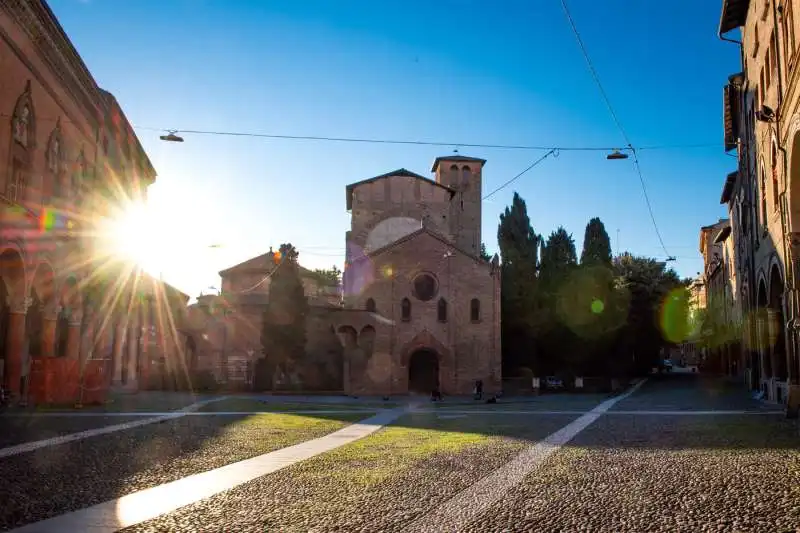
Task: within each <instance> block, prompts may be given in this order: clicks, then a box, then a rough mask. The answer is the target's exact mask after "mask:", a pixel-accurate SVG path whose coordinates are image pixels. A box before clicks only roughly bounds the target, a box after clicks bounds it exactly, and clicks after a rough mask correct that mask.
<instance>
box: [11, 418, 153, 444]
mask: <svg viewBox="0 0 800 533" xmlns="http://www.w3.org/2000/svg"><path fill="white" fill-rule="evenodd" d="M140 419H141V417H139V416H134V417H125V416H58V417H56V416H24V415H14V416H8V415H0V448H5V447H8V446H13V445H15V444H22V443H23V442H31V441H36V440H43V439H49V438H52V437H60V436H62V435H69V434H70V433H78V432H79V431H86V430H88V429H96V428H101V427H104V426H110V425H112V424H122V423H124V422H132V421H134V420H140Z"/></svg>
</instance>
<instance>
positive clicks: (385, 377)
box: [334, 155, 501, 394]
mask: <svg viewBox="0 0 800 533" xmlns="http://www.w3.org/2000/svg"><path fill="white" fill-rule="evenodd" d="M485 162H486V161H485V160H483V159H477V158H473V157H464V156H459V155H453V156H450V157H439V158H437V159H436V160H435V161H434V163H433V167H432V168H431V171H432V172H434V174H435V179H434V180H430V179H428V178H425V177H424V176H421V175H419V174H415V173H414V172H410V171H408V170H405V169H400V170H396V171H394V172H389V173H387V174H383V175H381V176H377V177H374V178H370V179H367V180H363V181H360V182H357V183H353V184H351V185H348V186H347V209H348V210H349V211H350V212H351V228H350V231H348V232H347V237H346V239H347V259H346V263H345V271H344V276H343V279H344V307H345V310H346V311H351V312H349V313H346V312H345V313H338V316H335V319H334V321H335V322H336V324H337V331H338V332H339V334H340V335H341V336H342V339H343V342H344V343H345V370H344V373H345V383H346V386H347V388H348V391H349V392H351V393H354V394H398V393H399V394H405V393H408V392H417V393H429V392H430V391H431V389H433V388H439V389H440V390H441V391H442V392H443V393H444V394H469V393H470V392H471V391H472V388H473V386H474V383H475V381H476V380H482V381H483V383H484V390H485V391H486V392H487V393H492V392H496V391H499V390H500V386H501V364H500V363H501V352H500V269H499V264H498V260H497V257H495V258H494V259H493V260H492V261H485V260H484V259H482V258H481V256H480V246H481V198H482V194H481V189H482V172H483V166H484V164H485ZM357 310H361V312H360V313H355V312H353V311H357Z"/></svg>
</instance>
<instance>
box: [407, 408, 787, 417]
mask: <svg viewBox="0 0 800 533" xmlns="http://www.w3.org/2000/svg"><path fill="white" fill-rule="evenodd" d="M590 412H591V411H544V410H541V411H537V410H535V409H528V410H511V409H497V410H494V411H492V410H488V409H481V410H477V409H476V410H472V409H470V410H466V409H465V410H449V409H448V410H447V414H460V415H556V416H557V415H584V414H587V413H590ZM410 413H411V414H417V413H425V414H430V413H441V411H439V410H436V409H415V410H414V411H410ZM443 414H444V413H443ZM604 414H606V415H648V416H679V415H685V416H716V415H783V414H785V413H784V412H783V411H777V410H773V411H755V410H734V411H731V410H725V411H607V412H606V413H604ZM440 418H441V417H440Z"/></svg>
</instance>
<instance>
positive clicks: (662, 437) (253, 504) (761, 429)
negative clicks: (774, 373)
mask: <svg viewBox="0 0 800 533" xmlns="http://www.w3.org/2000/svg"><path fill="white" fill-rule="evenodd" d="M603 399H604V397H602V396H599V395H598V397H597V398H590V397H584V396H576V397H570V396H567V395H563V396H560V397H557V396H552V397H549V398H545V399H541V398H536V399H533V401H532V402H530V404H529V405H530V406H535V407H532V408H530V409H527V410H528V411H530V412H521V413H509V412H506V413H505V414H497V415H494V414H491V413H488V414H487V413H485V412H484V411H491V410H492V409H496V410H504V409H510V405H511V404H509V405H506V404H504V403H502V401H501V403H500V404H497V405H496V406H495V405H485V404H483V405H481V406H480V408H481V411H480V412H474V413H471V412H469V410H468V409H461V410H460V411H457V410H453V412H452V413H449V412H448V409H438V408H437V409H435V410H434V411H433V412H411V413H409V414H408V415H406V416H404V417H403V418H401V419H399V420H398V421H397V422H395V423H394V424H393V425H391V426H388V427H386V428H383V429H382V430H379V431H378V432H376V433H375V434H373V435H372V436H369V437H366V438H364V439H362V440H360V441H357V442H354V443H352V444H348V445H345V446H343V447H341V448H339V449H337V450H334V451H332V452H329V453H326V454H322V455H320V456H317V457H314V458H312V459H309V460H306V461H304V462H301V463H298V464H295V465H293V466H290V467H287V468H285V469H283V470H279V471H277V472H275V473H272V474H269V475H266V476H264V477H262V478H258V479H256V480H254V481H251V482H248V483H245V484H243V485H240V486H238V487H236V488H234V489H231V490H229V491H226V492H223V493H221V494H218V495H216V496H213V497H211V498H207V499H204V500H201V501H198V502H197V503H194V504H191V505H189V506H187V507H184V508H181V509H179V510H177V511H175V512H172V513H168V514H165V515H163V516H161V517H158V518H156V519H153V520H150V521H147V522H143V523H141V524H138V525H135V526H132V527H129V528H126V529H125V530H124V531H125V532H126V533H144V532H156V531H200V532H221V531H226V532H227V531H242V532H259V533H260V532H263V531H281V532H294V531H297V532H300V531H303V532H306V531H314V532H317V533H322V532H333V531H340V532H344V531H346V532H350V531H354V532H360V531H364V532H366V531H370V532H371V531H390V532H391V531H405V530H407V529H408V528H409V526H410V525H411V524H412V523H414V524H420V523H421V524H423V525H424V524H425V520H426V518H427V517H437V518H438V519H441V518H442V510H443V509H445V510H446V509H448V506H447V505H446V503H447V502H448V501H450V500H451V499H453V498H456V499H455V500H453V501H458V496H459V495H463V493H464V491H465V490H467V489H468V488H469V487H471V486H473V485H474V484H476V483H478V482H479V481H481V480H483V479H486V478H487V476H489V474H492V473H493V472H496V471H498V469H500V468H501V467H503V466H504V465H508V464H510V462H511V461H512V460H514V459H515V458H517V457H520V456H521V452H524V451H525V450H529V449H531V447H532V446H533V445H534V444H535V443H537V442H541V441H542V440H543V439H545V437H548V436H549V435H552V434H553V433H554V432H558V431H559V430H561V429H562V428H564V427H565V426H567V425H568V424H570V422H572V421H573V420H576V418H577V417H578V416H579V415H578V414H574V415H566V414H554V413H555V412H557V411H581V410H589V409H591V408H592V407H594V406H595V405H597V403H599V402H601V401H603ZM592 400H595V401H596V403H592ZM423 407H428V406H427V405H425V406H423ZM517 407H519V406H516V407H515V408H517ZM583 408H585V409H583ZM714 410H728V411H747V413H744V414H742V413H731V412H728V413H724V414H707V413H706V412H707V411H714ZM521 411H525V409H523V410H521ZM547 411H551V412H547ZM644 411H647V412H646V413H645V412H644ZM658 411H662V414H658ZM692 411H698V412H701V411H702V412H704V413H703V414H691V412H692ZM771 411H775V409H774V408H770V407H765V406H764V405H763V404H760V403H758V402H755V401H753V400H751V399H750V398H749V397H748V396H747V394H746V393H745V392H744V391H743V390H742V389H741V388H736V387H734V386H731V385H726V384H724V383H722V382H720V381H718V380H712V379H708V378H704V377H701V376H697V375H689V376H667V377H665V378H663V379H653V380H651V381H648V382H647V383H646V384H645V385H644V386H643V387H642V388H640V389H639V390H638V391H637V392H636V393H634V394H633V395H632V396H630V397H628V398H627V399H623V400H621V401H619V402H618V403H617V404H616V405H614V406H613V407H612V410H611V411H609V412H608V413H606V414H602V415H598V416H600V418H599V419H597V420H596V421H594V422H593V423H591V425H589V426H588V427H586V428H585V429H583V430H582V431H580V432H579V433H577V435H576V436H575V437H574V438H573V439H572V440H571V441H569V442H567V444H566V445H564V446H563V447H561V448H558V449H557V450H556V451H555V452H554V453H552V454H551V455H548V456H546V458H543V460H542V461H541V462H539V463H536V464H532V463H531V464H529V465H527V466H525V470H524V472H523V473H522V474H523V475H521V476H513V478H514V480H515V481H513V482H508V483H507V484H506V485H505V486H501V485H502V483H501V484H500V485H498V486H497V488H496V491H495V492H494V493H493V494H492V495H491V498H487V501H485V502H481V501H477V500H476V501H472V502H470V505H473V506H475V508H476V509H482V511H476V512H475V513H471V514H470V513H466V515H465V516H466V517H467V518H463V519H461V520H462V521H461V522H459V519H458V518H457V517H456V518H455V519H454V520H453V521H452V523H453V528H452V530H453V531H475V532H479V533H480V532H501V531H503V532H505V531H531V530H534V531H615V532H648V531H670V532H671V531H686V532H697V531H715V532H716V531H730V532H751V531H752V532H761V531H778V532H783V531H795V530H796V529H797V530H798V531H800V434H799V433H798V428H797V424H796V423H794V422H790V421H786V420H785V419H784V418H783V417H782V415H781V414H780V413H779V412H771ZM667 412H671V413H667ZM615 413H616V414H615ZM637 413H638V414H637ZM672 413H675V414H672ZM272 416H282V415H259V418H260V417H272ZM323 416H324V415H323ZM334 416H335V417H336V419H337V420H340V422H338V423H340V424H341V423H347V421H348V420H349V421H352V420H356V419H359V417H362V416H363V413H353V414H352V417H351V415H349V414H347V415H334ZM348 417H350V418H348ZM254 418H255V417H254ZM232 420H238V418H237V417H231V416H224V417H222V416H205V417H186V418H185V419H180V420H178V421H170V422H168V423H165V424H159V425H156V426H154V427H149V428H141V435H140V436H138V437H137V436H135V434H136V432H137V431H139V430H131V431H127V432H121V433H120V434H119V435H118V436H117V437H113V436H112V437H109V439H107V440H103V441H99V440H97V441H95V440H92V439H88V440H87V441H85V442H84V443H82V444H80V445H78V443H75V447H73V448H70V449H69V450H64V451H62V452H60V453H58V454H51V455H50V457H49V458H48V459H47V460H49V461H50V462H56V461H58V460H60V459H61V458H63V457H83V459H81V461H83V462H82V463H81V464H80V465H75V466H74V467H72V468H69V467H65V466H59V467H54V466H48V467H47V468H48V469H49V470H47V471H48V472H50V475H53V476H55V474H54V472H58V476H60V477H51V478H50V479H60V478H61V477H63V478H69V477H70V476H72V477H76V478H77V479H76V480H74V481H71V482H68V483H67V485H66V486H65V485H63V484H62V485H59V486H57V488H56V487H54V488H52V489H47V490H45V491H43V492H39V493H37V492H36V487H38V486H39V484H40V483H37V482H33V481H30V480H26V479H25V478H26V477H27V476H29V471H30V468H31V464H32V463H33V464H35V461H33V459H32V458H29V459H28V460H27V462H25V461H21V458H18V459H17V461H18V462H17V463H16V464H15V465H13V466H9V465H8V463H9V461H0V478H2V479H4V480H8V479H11V484H10V485H11V486H15V485H16V486H21V487H22V488H23V490H22V492H24V493H26V494H27V496H26V499H20V498H19V497H15V496H14V493H13V492H12V491H13V490H14V489H5V488H4V487H6V486H8V483H4V484H0V501H6V500H5V499H7V498H8V497H9V496H10V497H11V498H12V500H11V501H12V510H11V511H9V512H7V513H5V514H3V513H4V512H5V511H0V529H2V527H3V526H8V525H9V524H10V523H24V522H28V521H32V520H33V519H35V518H41V517H43V516H49V515H53V514H56V513H59V512H65V511H67V510H70V509H76V508H78V507H81V506H86V505H89V504H91V503H96V502H99V501H103V500H108V499H110V498H112V497H115V496H117V495H119V494H120V493H129V492H132V491H134V490H138V489H140V488H143V487H145V486H152V485H154V484H156V483H163V482H166V481H169V480H172V479H177V478H179V477H181V476H183V475H186V474H187V473H190V472H193V471H199V470H201V469H207V468H213V467H215V466H219V465H222V464H227V463H231V462H233V461H236V460H238V459H239V458H243V457H244V456H251V455H254V454H255V453H263V452H262V451H256V449H255V448H257V447H258V445H254V444H252V442H253V440H256V441H259V440H263V439H261V438H260V436H259V435H258V433H253V432H252V431H251V432H249V433H247V432H245V433H241V434H240V436H239V437H238V438H232V437H230V436H229V437H225V438H222V439H219V438H217V437H216V435H217V434H218V433H219V432H220V431H222V429H220V426H223V427H224V426H225V425H226V424H230V423H231V421H232ZM168 425H174V426H176V427H177V428H178V429H166V428H167V426H168ZM162 428H164V429H162ZM319 430H320V433H325V432H328V431H330V429H325V430H323V428H319ZM159 431H160V433H159ZM290 433H291V434H292V435H293V437H292V438H294V439H296V440H295V442H296V441H300V440H304V439H307V438H310V437H311V435H310V434H309V433H314V432H313V431H311V432H306V433H304V432H303V430H302V428H297V429H296V431H292V432H290ZM125 435H127V436H125ZM123 436H124V437H123ZM314 436H315V435H314ZM113 438H117V439H121V440H120V441H118V442H116V443H111V442H110V441H111V440H112V439H113ZM285 438H286V439H288V438H289V437H285ZM128 439H134V440H135V439H139V440H140V441H145V442H161V446H164V447H166V448H165V449H167V450H169V452H167V453H166V454H165V455H167V456H168V457H170V458H171V459H170V461H168V462H167V463H166V464H165V466H164V467H160V468H159V467H157V466H156V465H157V464H158V461H157V460H154V461H151V462H149V463H147V464H145V465H144V466H140V467H138V468H134V469H133V471H134V472H135V473H132V472H131V471H129V470H128V469H127V467H126V466H125V465H126V463H127V462H128V461H126V460H122V459H117V460H116V461H115V460H114V459H113V458H112V460H111V461H110V468H109V467H107V466H106V465H105V464H104V462H105V461H108V456H109V455H112V456H113V455H114V454H115V453H121V454H122V455H126V454H127V455H133V456H135V457H136V456H138V457H142V456H144V457H148V451H149V449H148V447H147V445H146V444H140V445H139V446H138V447H137V446H136V445H131V444H125V443H126V442H128ZM203 442H211V443H215V444H211V445H208V446H202V445H201V444H200V443H203ZM248 443H250V444H248ZM281 445H283V444H281V443H275V446H276V447H280V446H281ZM261 446H262V447H263V448H264V450H265V451H266V449H268V448H269V446H266V445H261ZM64 448H66V446H65V447H64ZM155 449H156V450H158V447H157V446H156V447H155ZM259 449H261V448H259ZM273 449H274V448H273ZM115 450H116V451H115ZM30 455H31V456H34V455H37V456H38V457H39V459H38V461H44V460H45V459H46V458H47V456H46V455H42V454H30ZM160 455H161V454H159V453H158V451H156V453H155V456H156V457H158V456H160ZM87 457H89V458H90V459H87ZM12 459H13V458H12ZM116 463H119V464H116ZM115 465H116V466H115ZM14 472H17V473H16V474H14ZM8 475H10V476H11V477H10V478H9V477H8ZM94 478H97V479H96V480H95V481H92V479H94ZM107 478H115V479H116V478H120V479H123V480H124V481H125V486H124V488H121V487H120V483H119V482H116V483H112V482H109V481H108V480H107ZM509 479H510V478H509ZM520 480H521V481H520ZM52 483H53V482H51V484H52ZM6 490H7V492H5V491H6ZM4 492H5V493H4ZM62 494H68V495H69V496H63V495H62ZM498 495H499V500H498ZM43 500H44V501H43ZM29 510H30V511H31V512H32V514H31V513H29V512H28V511H29ZM476 513H477V514H476ZM3 516H5V518H2V517H3ZM31 516H34V518H31ZM463 520H469V521H468V522H463ZM447 523H448V524H449V523H450V521H448V522H447ZM436 526H439V527H438V529H441V527H440V526H441V523H438V524H431V529H437V527H436ZM448 530H450V529H448Z"/></svg>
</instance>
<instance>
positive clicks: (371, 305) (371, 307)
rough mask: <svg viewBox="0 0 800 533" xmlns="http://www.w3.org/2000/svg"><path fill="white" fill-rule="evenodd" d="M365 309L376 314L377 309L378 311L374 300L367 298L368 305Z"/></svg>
mask: <svg viewBox="0 0 800 533" xmlns="http://www.w3.org/2000/svg"><path fill="white" fill-rule="evenodd" d="M365 307H366V309H367V311H368V312H370V313H374V312H375V309H376V307H375V300H373V299H372V298H367V303H366V305H365Z"/></svg>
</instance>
